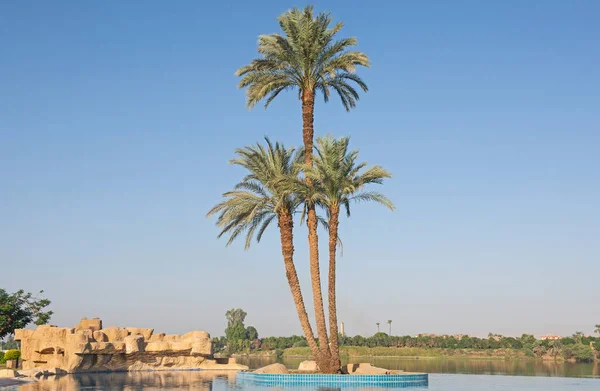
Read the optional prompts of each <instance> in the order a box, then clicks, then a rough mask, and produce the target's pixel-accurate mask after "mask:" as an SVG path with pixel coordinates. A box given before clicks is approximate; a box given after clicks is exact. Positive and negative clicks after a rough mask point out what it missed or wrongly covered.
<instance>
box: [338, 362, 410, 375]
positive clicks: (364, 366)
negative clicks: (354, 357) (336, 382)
mask: <svg viewBox="0 0 600 391" xmlns="http://www.w3.org/2000/svg"><path fill="white" fill-rule="evenodd" d="M342 372H343V373H347V374H350V375H393V374H398V373H401V372H402V371H396V370H391V369H385V368H379V367H374V366H372V365H371V364H369V363H360V364H348V365H345V366H344V367H342Z"/></svg>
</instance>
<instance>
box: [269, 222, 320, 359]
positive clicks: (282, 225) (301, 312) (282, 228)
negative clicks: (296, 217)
mask: <svg viewBox="0 0 600 391" xmlns="http://www.w3.org/2000/svg"><path fill="white" fill-rule="evenodd" d="M277 218H278V220H279V224H278V225H279V233H280V236H281V254H282V255H283V262H284V264H285V275H286V277H287V280H288V284H289V285H290V290H291V291H292V297H293V298H294V304H296V311H298V317H299V318H300V325H301V326H302V331H303V332H304V336H305V337H306V341H307V342H308V346H309V347H310V351H311V352H312V354H313V356H314V357H315V360H320V356H321V352H320V351H319V346H318V345H317V341H316V340H315V335H314V333H313V330H312V327H311V326H310V321H309V320H308V314H307V313H306V307H305V306H304V299H303V298H302V291H301V290H300V281H299V280H298V274H297V273H296V266H294V231H293V230H294V221H293V219H292V216H291V215H289V214H285V213H280V214H279V215H278V216H277Z"/></svg>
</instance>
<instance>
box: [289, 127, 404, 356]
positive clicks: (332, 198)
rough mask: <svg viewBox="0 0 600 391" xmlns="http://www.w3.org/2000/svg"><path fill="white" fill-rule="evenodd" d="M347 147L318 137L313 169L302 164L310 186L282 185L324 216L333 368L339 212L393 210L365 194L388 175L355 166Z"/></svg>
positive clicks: (294, 182) (343, 140) (296, 181)
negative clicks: (371, 205) (359, 205)
mask: <svg viewBox="0 0 600 391" xmlns="http://www.w3.org/2000/svg"><path fill="white" fill-rule="evenodd" d="M349 143H350V138H348V137H342V138H339V139H335V138H333V137H332V136H325V137H318V138H317V142H316V146H315V151H316V155H315V157H314V161H313V165H312V166H310V165H307V164H304V165H303V168H302V169H303V173H304V175H305V177H306V178H307V179H310V181H311V183H312V186H309V185H308V184H306V182H305V181H302V180H301V179H293V180H291V181H287V182H286V184H285V185H287V186H291V187H290V188H289V190H288V192H289V193H290V194H297V195H298V196H300V197H301V198H302V199H303V200H304V202H305V205H306V206H309V205H311V204H312V205H317V206H320V207H322V208H323V209H324V210H325V212H326V214H327V218H328V231H329V276H328V283H329V286H328V304H329V332H330V336H329V338H330V343H331V347H330V349H331V362H332V367H337V368H339V367H340V357H339V349H338V341H337V335H338V326H337V307H336V252H337V244H338V243H339V235H338V227H339V217H340V210H341V209H342V208H344V210H345V212H346V215H347V216H348V217H349V216H350V204H351V203H353V202H365V201H366V202H377V203H380V204H382V205H384V206H386V207H388V208H389V209H390V210H394V204H393V203H392V202H391V201H390V200H389V199H388V198H387V197H386V196H384V195H383V194H380V193H377V192H374V191H366V190H365V187H366V186H368V185H371V184H381V183H383V180H384V179H385V178H391V174H390V173H389V172H388V171H386V170H385V169H383V167H381V166H378V165H375V166H372V167H369V168H367V163H359V162H358V161H357V159H358V151H357V150H353V151H349V149H348V147H349ZM285 185H284V186H285ZM388 323H390V322H388ZM390 325H391V323H390ZM390 327H391V326H390Z"/></svg>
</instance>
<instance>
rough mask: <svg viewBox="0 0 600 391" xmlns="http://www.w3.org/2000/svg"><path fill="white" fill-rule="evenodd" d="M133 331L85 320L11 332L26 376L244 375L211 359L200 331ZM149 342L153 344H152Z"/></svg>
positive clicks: (231, 365) (225, 362) (236, 367)
mask: <svg viewBox="0 0 600 391" xmlns="http://www.w3.org/2000/svg"><path fill="white" fill-rule="evenodd" d="M153 332H154V329H150V328H137V327H127V328H119V327H108V328H106V329H103V328H102V320H100V319H98V318H94V319H86V318H83V319H82V320H81V322H80V323H79V324H78V325H76V326H75V327H73V328H66V327H56V326H49V325H44V326H38V328H37V329H35V330H22V329H19V330H16V331H15V339H16V340H18V341H21V358H22V360H23V370H24V371H31V372H32V374H33V373H35V374H38V373H39V372H42V373H43V374H60V373H76V372H102V371H136V370H144V371H145V370H168V369H215V370H246V369H248V367H247V366H244V365H240V364H237V363H235V362H231V363H230V362H229V361H228V360H227V359H214V358H213V352H212V340H211V339H210V335H209V334H208V333H206V332H204V331H192V332H189V333H187V334H184V335H165V334H158V335H157V336H153ZM153 337H154V338H153Z"/></svg>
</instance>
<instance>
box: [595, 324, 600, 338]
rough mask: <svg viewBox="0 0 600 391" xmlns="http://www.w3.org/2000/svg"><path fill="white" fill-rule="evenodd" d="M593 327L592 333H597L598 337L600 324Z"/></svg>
mask: <svg viewBox="0 0 600 391" xmlns="http://www.w3.org/2000/svg"><path fill="white" fill-rule="evenodd" d="M594 327H595V330H594V333H597V334H598V335H599V336H600V324H597V325H595V326H594Z"/></svg>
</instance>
